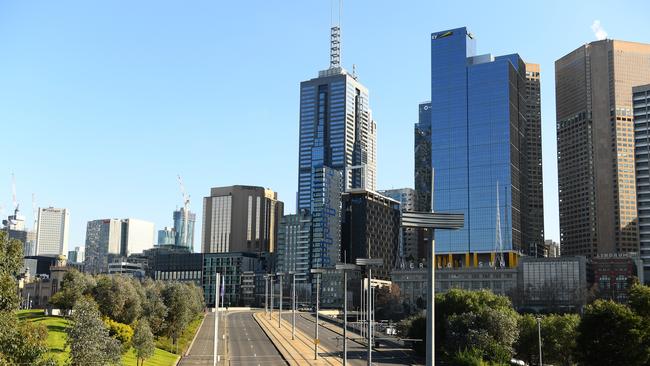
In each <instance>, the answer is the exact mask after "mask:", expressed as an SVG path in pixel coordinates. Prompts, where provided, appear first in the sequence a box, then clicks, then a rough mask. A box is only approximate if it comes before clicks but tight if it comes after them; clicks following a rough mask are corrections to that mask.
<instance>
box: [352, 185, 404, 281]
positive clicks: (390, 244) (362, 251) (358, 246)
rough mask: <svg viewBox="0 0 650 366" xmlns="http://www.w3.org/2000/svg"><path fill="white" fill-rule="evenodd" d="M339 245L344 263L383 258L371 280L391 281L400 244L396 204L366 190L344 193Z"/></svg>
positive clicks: (374, 269)
mask: <svg viewBox="0 0 650 366" xmlns="http://www.w3.org/2000/svg"><path fill="white" fill-rule="evenodd" d="M342 201H343V211H344V215H343V225H342V234H343V235H342V244H343V251H344V253H345V256H346V257H347V260H346V262H347V263H355V261H356V259H357V258H382V259H383V260H384V265H383V266H381V267H376V268H373V278H374V279H378V280H386V281H390V271H391V270H392V269H393V268H394V266H395V260H396V258H397V255H398V253H397V251H398V242H399V225H400V209H399V202H398V201H395V200H393V199H391V198H388V197H385V196H382V195H380V194H378V193H376V192H371V191H366V190H350V191H348V192H346V193H344V194H343V196H342Z"/></svg>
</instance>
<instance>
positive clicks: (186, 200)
mask: <svg viewBox="0 0 650 366" xmlns="http://www.w3.org/2000/svg"><path fill="white" fill-rule="evenodd" d="M178 185H179V186H180V187H181V195H182V196H183V216H182V219H183V237H182V239H181V240H182V243H183V245H187V222H188V220H189V219H190V196H189V195H188V194H187V192H185V185H184V184H183V179H182V178H181V176H180V175H178Z"/></svg>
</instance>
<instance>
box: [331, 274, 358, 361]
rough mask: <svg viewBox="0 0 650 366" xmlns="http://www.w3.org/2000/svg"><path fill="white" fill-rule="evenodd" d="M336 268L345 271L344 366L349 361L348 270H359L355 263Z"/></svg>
mask: <svg viewBox="0 0 650 366" xmlns="http://www.w3.org/2000/svg"><path fill="white" fill-rule="evenodd" d="M336 269H337V270H339V271H343V366H346V365H347V363H348V271H353V270H357V271H358V270H359V266H356V265H354V264H347V263H343V264H337V265H336Z"/></svg>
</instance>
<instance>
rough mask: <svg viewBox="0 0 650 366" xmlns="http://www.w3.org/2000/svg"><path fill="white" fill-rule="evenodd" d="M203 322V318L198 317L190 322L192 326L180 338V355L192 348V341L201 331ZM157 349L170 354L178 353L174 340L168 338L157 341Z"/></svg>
mask: <svg viewBox="0 0 650 366" xmlns="http://www.w3.org/2000/svg"><path fill="white" fill-rule="evenodd" d="M201 320H203V317H202V316H201V317H198V318H196V319H194V320H193V321H191V322H190V324H189V325H188V326H187V328H185V330H184V331H183V333H182V334H181V336H180V337H179V338H178V354H179V355H180V354H183V353H185V351H187V349H188V348H189V347H190V343H192V339H194V334H196V331H197V330H198V329H199V326H200V325H201ZM156 347H158V348H161V349H163V350H165V351H168V352H174V351H176V347H174V346H173V345H172V340H171V339H169V338H167V337H160V338H159V339H157V340H156Z"/></svg>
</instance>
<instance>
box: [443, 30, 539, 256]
mask: <svg viewBox="0 0 650 366" xmlns="http://www.w3.org/2000/svg"><path fill="white" fill-rule="evenodd" d="M525 86H526V65H525V63H524V62H523V61H522V59H521V58H520V57H519V55H517V54H511V55H505V56H499V57H493V56H492V55H490V54H485V55H476V43H475V39H474V37H473V35H472V34H471V33H469V32H468V31H467V29H466V28H458V29H451V30H446V31H442V32H436V33H433V34H432V35H431V166H432V168H433V169H432V170H433V172H432V176H433V182H434V194H433V195H434V197H433V209H434V210H435V211H446V212H462V213H464V214H465V227H464V228H463V229H462V230H459V231H443V230H441V231H439V232H437V233H436V237H435V243H436V253H437V254H444V255H439V256H438V259H437V261H438V263H437V265H438V266H472V265H473V266H477V265H479V263H482V264H486V265H487V264H488V263H492V264H494V263H495V262H496V263H501V261H500V260H497V259H498V257H499V253H504V254H505V255H504V256H503V257H504V261H503V262H505V264H506V265H510V266H514V265H515V264H516V263H515V262H516V255H515V253H517V252H520V251H521V250H522V249H523V245H524V243H522V217H523V215H522V209H523V208H525V207H524V206H523V205H525V200H524V197H523V195H524V194H525V192H523V190H525V189H526V188H525V187H526V176H527V174H526V169H525V166H526V164H527V161H526V160H527V158H526V152H525V151H526V150H525V144H526V139H525V137H526V135H525V134H526V118H525V111H526V108H527V106H526V103H527V99H526V96H525ZM497 192H498V198H497ZM497 202H498V205H497ZM497 222H500V225H499V226H497Z"/></svg>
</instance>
